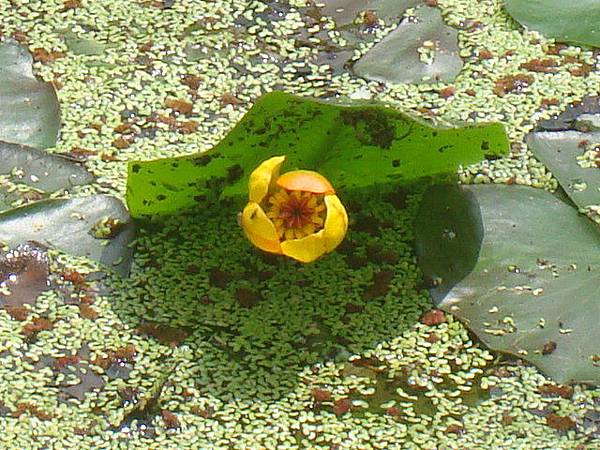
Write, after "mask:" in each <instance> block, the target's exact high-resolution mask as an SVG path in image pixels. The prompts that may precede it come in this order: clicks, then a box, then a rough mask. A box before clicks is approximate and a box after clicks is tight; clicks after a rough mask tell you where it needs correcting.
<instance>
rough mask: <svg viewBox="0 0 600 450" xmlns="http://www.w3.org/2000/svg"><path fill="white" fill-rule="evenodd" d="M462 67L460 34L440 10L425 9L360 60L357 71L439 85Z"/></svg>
mask: <svg viewBox="0 0 600 450" xmlns="http://www.w3.org/2000/svg"><path fill="white" fill-rule="evenodd" d="M420 51H421V52H422V53H421V54H420V53H419V52H420ZM427 52H429V53H427ZM462 66H463V62H462V60H461V58H460V56H459V49H458V32H457V31H456V30H455V29H454V28H452V27H449V26H447V25H446V24H445V23H444V19H443V18H442V14H441V12H440V10H439V9H437V8H429V7H426V6H423V7H420V8H418V9H417V11H416V12H415V18H414V20H404V21H403V22H402V23H401V24H400V25H399V26H398V28H396V29H395V30H394V31H392V32H391V33H390V34H388V35H387V36H386V37H385V38H384V39H383V40H382V41H381V42H379V43H378V44H377V45H375V46H374V47H373V48H372V49H371V50H369V51H368V52H367V53H366V54H365V55H364V56H363V57H362V58H361V59H359V60H358V61H357V62H356V64H355V65H354V72H355V73H356V75H358V76H360V77H363V78H366V79H368V80H375V81H381V82H390V83H435V82H438V81H445V82H448V81H452V80H453V79H454V78H456V76H457V75H458V73H459V72H460V71H461V69H462Z"/></svg>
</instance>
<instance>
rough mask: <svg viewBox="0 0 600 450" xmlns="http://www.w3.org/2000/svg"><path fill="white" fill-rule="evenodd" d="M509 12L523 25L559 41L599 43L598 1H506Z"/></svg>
mask: <svg viewBox="0 0 600 450" xmlns="http://www.w3.org/2000/svg"><path fill="white" fill-rule="evenodd" d="M506 11H507V12H508V13H509V14H510V15H511V16H512V17H513V18H514V19H515V20H516V21H518V22H519V23H520V24H521V25H523V26H524V27H526V28H529V29H531V30H536V31H539V32H540V33H542V34H544V35H546V36H548V37H551V38H554V39H556V40H557V41H562V42H571V43H575V44H587V45H592V46H596V47H597V46H600V30H599V29H598V23H599V22H600V4H598V1H597V0H577V1H576V2H565V1H563V0H506Z"/></svg>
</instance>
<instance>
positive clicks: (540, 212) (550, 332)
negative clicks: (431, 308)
mask: <svg viewBox="0 0 600 450" xmlns="http://www.w3.org/2000/svg"><path fill="white" fill-rule="evenodd" d="M415 232H416V243H417V255H418V258H419V263H420V265H421V268H422V270H423V272H424V275H425V277H426V279H427V280H428V281H429V282H430V284H431V286H433V287H432V289H431V294H432V296H433V299H434V301H435V303H437V304H438V306H439V307H440V308H441V309H443V310H445V311H447V312H450V313H452V314H454V315H455V316H457V317H459V318H460V319H461V320H462V321H463V322H464V323H465V324H466V325H467V326H468V327H469V328H470V329H471V330H472V331H473V332H474V333H475V334H476V335H477V336H478V337H479V338H480V339H481V340H482V341H483V342H484V343H485V344H486V345H488V346H489V347H490V348H492V349H494V350H499V351H503V352H507V353H512V354H515V355H517V356H519V357H521V358H523V359H526V360H527V361H530V362H531V363H533V364H535V365H536V366H538V367H539V368H540V369H541V370H542V371H543V372H545V373H546V374H547V375H549V376H550V377H552V378H554V379H555V380H556V381H557V382H560V383H566V382H587V383H595V384H598V383H600V347H599V346H598V342H600V328H599V327H598V323H597V322H598V316H599V315H600V290H599V289H598V286H600V253H599V252H598V249H600V233H599V232H598V229H597V227H596V226H595V225H593V223H592V222H591V221H589V220H587V219H586V218H584V217H582V216H580V215H578V213H577V211H576V210H575V209H574V208H572V207H570V206H569V205H567V204H565V203H563V202H562V201H560V200H558V199H557V198H556V197H555V196H553V195H552V194H550V193H548V192H545V191H542V190H537V189H533V188H529V187H525V186H499V185H479V186H462V187H458V186H434V187H431V188H430V189H429V190H428V191H427V192H426V194H425V196H424V199H423V203H422V205H421V207H420V210H419V213H418V216H417V219H416V222H415Z"/></svg>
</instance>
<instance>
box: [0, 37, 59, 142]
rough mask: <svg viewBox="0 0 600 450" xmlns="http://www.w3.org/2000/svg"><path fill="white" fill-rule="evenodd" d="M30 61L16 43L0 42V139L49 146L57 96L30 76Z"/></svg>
mask: <svg viewBox="0 0 600 450" xmlns="http://www.w3.org/2000/svg"><path fill="white" fill-rule="evenodd" d="M32 61H33V60H32V58H31V55H30V54H29V52H28V51H27V49H25V48H24V47H22V46H20V45H18V44H17V43H15V42H4V43H1V44H0V141H6V142H14V143H17V144H23V145H29V146H31V147H36V148H46V147H52V146H53V145H54V144H55V143H56V139H57V138H58V131H59V127H60V108H59V104H58V98H57V96H56V92H55V91H54V87H53V86H52V84H50V83H44V82H41V81H38V80H37V79H36V78H35V77H34V76H33V71H32Z"/></svg>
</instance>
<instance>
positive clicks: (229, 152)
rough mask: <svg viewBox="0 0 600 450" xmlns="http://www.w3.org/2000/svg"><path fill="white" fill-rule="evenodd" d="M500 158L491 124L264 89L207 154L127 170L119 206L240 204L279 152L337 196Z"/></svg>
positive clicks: (171, 209)
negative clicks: (438, 123)
mask: <svg viewBox="0 0 600 450" xmlns="http://www.w3.org/2000/svg"><path fill="white" fill-rule="evenodd" d="M507 151H508V140H507V137H506V134H505V132H504V128H503V127H502V125H500V124H485V125H467V126H464V127H461V128H435V127H432V126H431V125H429V124H427V123H424V122H422V121H419V120H416V119H415V118H413V117H411V116H409V115H407V114H404V113H401V112H398V111H395V110H393V109H391V108H387V107H385V106H382V105H380V104H379V105H373V104H366V103H364V102H351V103H348V104H345V105H341V104H334V103H328V102H319V101H315V100H309V99H303V98H299V97H295V96H293V95H289V94H285V93H281V92H272V93H270V94H267V95H264V96H263V97H261V98H260V99H258V100H257V102H256V103H255V105H254V107H253V108H252V109H251V110H250V111H249V112H248V113H247V114H246V115H245V116H244V117H243V119H242V120H241V121H240V122H239V123H238V125H237V126H236V127H235V128H234V129H233V130H232V131H231V132H230V133H229V134H228V135H227V136H226V137H225V138H224V139H223V140H222V141H221V142H220V143H219V144H217V145H216V146H215V147H214V148H213V149H211V150H210V151H208V152H205V153H201V154H196V155H191V156H186V157H183V158H168V159H159V160H155V161H146V162H141V161H139V162H132V163H130V165H129V176H128V180H127V203H128V206H129V211H130V212H131V215H132V216H133V217H140V216H145V215H153V214H173V213H176V212H178V211H180V210H184V209H189V208H192V207H194V206H202V207H207V206H209V205H211V204H213V203H214V202H215V201H217V200H223V199H227V198H235V197H237V198H245V197H246V196H247V184H248V176H249V174H250V173H251V171H252V170H254V168H256V166H258V164H259V163H260V162H262V161H264V160H265V159H267V158H269V157H271V156H275V155H282V154H285V155H286V156H287V161H286V163H285V166H284V170H286V171H287V170H293V169H295V168H302V169H312V170H318V171H319V172H320V173H322V174H323V175H325V176H326V177H328V178H329V179H330V180H331V182H332V183H333V185H334V186H335V187H336V189H337V190H338V191H339V192H341V193H343V192H345V191H352V190H359V189H366V188H372V187H374V186H377V187H380V188H382V189H384V188H390V187H393V186H396V185H398V184H405V185H408V184H412V183H414V182H417V181H418V180H421V179H423V178H427V177H437V176H441V177H444V178H448V177H452V176H454V174H455V173H456V169H457V167H458V165H459V164H470V163H474V162H476V161H480V160H481V159H483V158H484V157H486V156H490V157H496V156H500V155H505V154H506V153H507Z"/></svg>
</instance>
